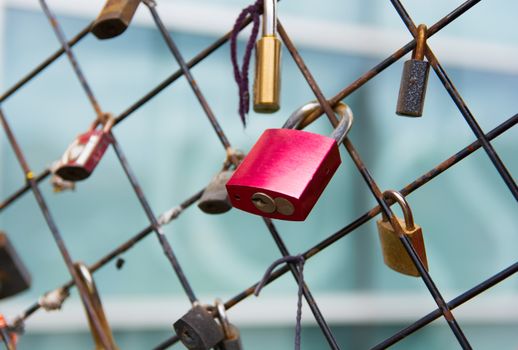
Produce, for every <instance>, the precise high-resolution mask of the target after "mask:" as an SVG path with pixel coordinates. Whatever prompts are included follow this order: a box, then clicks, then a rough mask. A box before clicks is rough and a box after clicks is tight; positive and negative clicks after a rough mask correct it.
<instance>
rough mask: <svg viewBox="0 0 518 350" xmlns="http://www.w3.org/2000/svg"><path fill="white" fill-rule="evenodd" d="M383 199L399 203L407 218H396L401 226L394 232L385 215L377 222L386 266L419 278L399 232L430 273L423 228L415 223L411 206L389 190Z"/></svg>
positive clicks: (398, 194) (399, 195) (397, 193)
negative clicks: (410, 244)
mask: <svg viewBox="0 0 518 350" xmlns="http://www.w3.org/2000/svg"><path fill="white" fill-rule="evenodd" d="M383 197H384V198H385V199H392V200H394V201H396V202H397V203H399V205H400V206H401V208H402V210H403V215H404V217H405V219H404V220H401V219H400V218H398V217H396V219H397V220H396V221H397V223H398V226H399V227H398V228H397V229H396V230H394V228H393V227H392V225H391V223H390V221H389V220H388V218H387V217H386V216H385V214H383V217H382V219H381V220H378V222H377V225H378V233H379V238H380V242H381V251H382V253H383V260H384V261H385V265H387V266H388V267H390V268H391V269H393V270H395V271H397V272H399V273H402V274H405V275H410V276H416V277H419V271H418V270H417V268H416V267H415V265H414V262H413V261H412V259H411V258H410V255H408V252H407V251H406V249H405V247H404V246H403V243H402V242H401V239H400V238H399V233H398V231H399V232H401V233H402V234H404V235H405V236H407V237H408V239H409V240H410V242H411V243H412V246H413V247H414V250H415V251H416V253H417V255H418V256H419V259H420V260H421V262H422V263H423V266H424V267H425V269H426V270H427V271H428V260H427V259H426V250H425V246H424V239H423V232H422V230H421V227H420V226H419V225H416V224H415V223H414V217H413V215H412V211H411V210H410V206H409V205H408V202H407V201H406V199H405V197H404V196H403V195H402V194H401V193H399V192H397V191H394V190H389V191H386V192H384V193H383Z"/></svg>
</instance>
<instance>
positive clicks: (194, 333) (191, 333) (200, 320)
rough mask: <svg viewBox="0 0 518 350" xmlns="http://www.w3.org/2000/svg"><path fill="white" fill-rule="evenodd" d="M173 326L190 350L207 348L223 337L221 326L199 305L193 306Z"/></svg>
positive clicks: (204, 349) (205, 349)
mask: <svg viewBox="0 0 518 350" xmlns="http://www.w3.org/2000/svg"><path fill="white" fill-rule="evenodd" d="M173 327H174V330H175V332H176V334H177V335H178V337H179V338H180V341H181V342H182V343H183V345H185V346H186V347H187V348H188V349H190V350H209V349H211V348H213V347H215V346H216V345H217V344H218V343H220V342H221V341H222V340H223V339H224V334H223V330H222V329H221V326H220V325H219V324H218V322H216V320H214V317H213V316H212V314H211V313H210V312H209V311H208V310H207V309H206V308H205V307H203V306H201V305H195V306H193V308H192V309H191V310H189V312H187V313H186V314H185V315H183V316H182V318H180V319H179V320H178V321H176V322H175V323H174V325H173Z"/></svg>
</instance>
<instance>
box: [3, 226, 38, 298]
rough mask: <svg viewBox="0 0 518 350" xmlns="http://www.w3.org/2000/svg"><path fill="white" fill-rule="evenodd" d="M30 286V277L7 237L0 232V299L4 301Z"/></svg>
mask: <svg viewBox="0 0 518 350" xmlns="http://www.w3.org/2000/svg"><path fill="white" fill-rule="evenodd" d="M30 286H31V275H30V274H29V271H28V270H27V268H26V267H25V265H24V264H23V263H22V260H21V259H20V257H19V256H18V254H16V251H15V250H14V247H13V246H12V245H11V243H10V242H9V239H8V238H7V235H6V234H5V233H3V232H0V299H4V298H7V297H10V296H13V295H15V294H18V293H20V292H23V291H24V290H26V289H28V288H29V287H30Z"/></svg>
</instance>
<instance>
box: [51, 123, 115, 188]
mask: <svg viewBox="0 0 518 350" xmlns="http://www.w3.org/2000/svg"><path fill="white" fill-rule="evenodd" d="M111 142H112V137H111V135H110V133H107V132H104V131H102V130H92V131H88V132H86V133H84V134H82V135H79V136H78V137H77V145H76V146H75V147H77V148H78V151H77V154H76V155H73V156H72V157H70V159H69V160H68V162H67V163H65V164H62V165H61V166H60V167H59V168H58V169H57V170H56V174H57V175H58V176H60V177H61V178H63V179H65V180H68V181H79V180H84V179H86V178H87V177H89V176H90V175H91V174H92V172H93V171H94V169H95V167H96V166H97V164H98V163H99V161H100V160H101V158H102V156H103V154H104V152H106V149H107V148H108V146H109V145H110V143H111ZM72 152H74V151H73V150H72ZM74 153H75V152H74Z"/></svg>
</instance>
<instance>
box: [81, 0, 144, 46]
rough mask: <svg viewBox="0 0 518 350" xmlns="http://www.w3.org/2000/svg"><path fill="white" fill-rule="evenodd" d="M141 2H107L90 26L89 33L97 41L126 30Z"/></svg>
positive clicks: (128, 0) (108, 0)
mask: <svg viewBox="0 0 518 350" xmlns="http://www.w3.org/2000/svg"><path fill="white" fill-rule="evenodd" d="M140 1H141V0H107V1H106V4H105V5H104V7H103V9H102V11H101V13H100V14H99V16H98V17H97V19H96V20H95V22H94V23H93V25H92V28H91V32H92V33H93V34H94V35H95V36H96V37H97V38H98V39H110V38H113V37H116V36H117V35H120V34H122V33H123V32H124V31H125V30H126V28H128V26H129V24H130V22H131V19H132V18H133V15H134V14H135V12H136V11H137V7H138V5H139V4H140Z"/></svg>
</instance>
